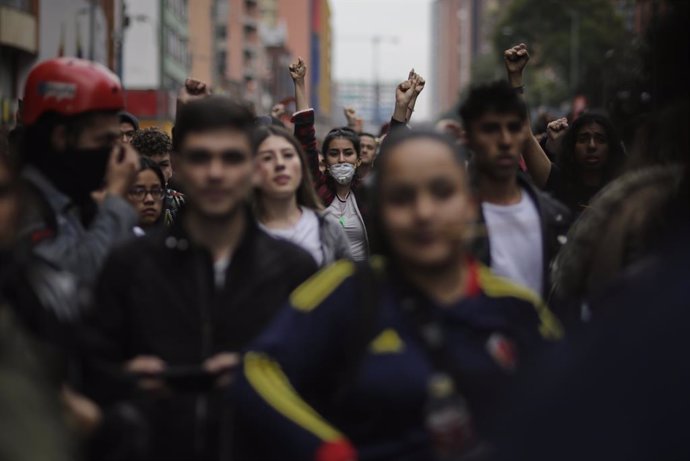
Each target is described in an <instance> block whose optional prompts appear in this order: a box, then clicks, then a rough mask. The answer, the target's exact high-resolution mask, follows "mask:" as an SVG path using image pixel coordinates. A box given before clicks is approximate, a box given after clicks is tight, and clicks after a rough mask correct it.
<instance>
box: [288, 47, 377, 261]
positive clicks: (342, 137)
mask: <svg viewBox="0 0 690 461" xmlns="http://www.w3.org/2000/svg"><path fill="white" fill-rule="evenodd" d="M306 74H307V65H306V64H305V63H304V61H303V60H302V58H299V59H298V61H297V62H296V63H294V64H291V65H290V76H291V77H292V80H293V82H294V84H295V105H296V108H297V112H295V114H294V115H293V117H292V118H293V123H294V125H295V137H296V138H297V139H299V141H300V143H301V144H302V147H303V148H304V150H305V152H306V154H307V158H308V159H309V163H310V166H311V172H312V175H314V185H315V187H316V191H317V193H318V195H319V198H321V201H322V202H323V204H324V205H325V206H326V211H327V212H328V213H330V214H332V215H333V216H335V218H336V219H337V220H338V222H339V223H340V225H341V226H342V227H343V229H344V230H345V234H346V235H347V238H348V241H349V242H350V251H351V252H352V259H353V260H354V261H364V260H366V259H367V258H368V257H369V238H368V236H367V229H366V224H365V223H366V207H365V206H364V202H363V201H362V200H360V199H358V198H357V195H356V191H357V189H358V187H359V185H360V180H359V178H357V175H356V172H357V167H358V166H359V165H360V164H361V156H360V155H361V152H360V140H359V135H357V133H356V132H355V131H354V130H352V129H351V128H347V127H343V128H334V129H332V130H331V131H329V132H328V134H327V135H326V138H325V139H324V141H323V144H322V149H321V155H323V158H324V162H325V166H326V169H325V172H324V171H322V170H321V169H320V168H319V151H318V148H317V146H316V130H315V128H314V109H312V108H310V107H309V99H308V97H307V92H306V87H305V81H304V80H305V76H306Z"/></svg>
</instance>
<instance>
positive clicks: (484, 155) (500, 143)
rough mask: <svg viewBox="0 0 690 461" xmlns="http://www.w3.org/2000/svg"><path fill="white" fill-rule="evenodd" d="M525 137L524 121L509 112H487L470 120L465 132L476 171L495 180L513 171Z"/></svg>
mask: <svg viewBox="0 0 690 461" xmlns="http://www.w3.org/2000/svg"><path fill="white" fill-rule="evenodd" d="M526 139H527V133H526V132H525V120H524V119H523V118H521V117H520V116H519V115H518V114H511V113H507V114H502V113H496V112H487V113H485V114H483V115H482V116H481V117H479V118H478V119H477V120H475V121H474V122H472V123H471V126H470V127H469V130H468V132H467V143H468V147H469V148H470V149H471V150H472V151H473V152H474V154H475V162H476V165H477V168H478V170H479V171H480V173H481V174H484V175H487V176H490V177H492V178H494V179H499V180H501V179H503V180H505V179H508V178H511V177H513V176H515V174H516V173H517V170H518V166H519V162H520V156H521V155H522V148H523V145H524V143H525V140H526Z"/></svg>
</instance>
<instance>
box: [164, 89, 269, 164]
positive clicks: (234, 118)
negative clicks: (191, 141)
mask: <svg viewBox="0 0 690 461" xmlns="http://www.w3.org/2000/svg"><path fill="white" fill-rule="evenodd" d="M254 118H255V117H254V115H253V114H252V112H251V110H249V108H248V107H247V106H246V104H243V103H240V102H238V101H236V100H234V99H231V98H229V97H226V96H217V95H214V96H209V97H207V98H204V99H198V100H195V101H191V102H188V103H187V104H185V105H183V106H181V107H180V109H179V111H178V113H177V117H176V119H175V128H174V130H173V140H172V141H173V151H174V152H179V150H180V147H181V146H182V144H183V142H184V139H185V137H186V136H187V135H188V134H189V133H195V132H197V133H198V132H207V131H213V130H218V129H228V130H237V131H242V132H245V133H247V137H248V138H251V133H252V130H253V128H254Z"/></svg>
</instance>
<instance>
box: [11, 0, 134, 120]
mask: <svg viewBox="0 0 690 461" xmlns="http://www.w3.org/2000/svg"><path fill="white" fill-rule="evenodd" d="M122 7H123V2H122V0H93V1H89V0H0V125H13V124H14V121H15V115H14V114H15V113H16V110H17V99H18V98H20V97H21V94H22V93H23V91H24V83H25V81H26V77H27V75H28V73H29V71H30V70H31V68H32V67H33V66H34V65H35V64H36V63H37V62H39V61H41V60H44V59H51V58H55V57H57V56H75V57H82V58H87V59H91V60H93V61H98V62H100V63H102V64H104V65H106V66H108V67H110V68H111V69H113V70H116V71H117V70H118V69H119V67H120V65H119V59H118V58H119V51H120V48H119V43H120V42H119V38H120V37H121V35H120V34H119V31H120V30H121V25H122V18H123V14H122Z"/></svg>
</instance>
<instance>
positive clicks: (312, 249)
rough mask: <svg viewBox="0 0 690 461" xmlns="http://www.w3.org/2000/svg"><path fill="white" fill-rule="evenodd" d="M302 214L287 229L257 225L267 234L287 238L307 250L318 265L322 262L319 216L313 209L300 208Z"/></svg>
mask: <svg viewBox="0 0 690 461" xmlns="http://www.w3.org/2000/svg"><path fill="white" fill-rule="evenodd" d="M301 210H302V216H301V217H300V218H299V221H297V224H295V225H294V226H292V227H290V228H287V229H269V228H267V227H266V226H264V225H263V224H261V223H259V227H261V229H263V230H265V231H266V232H267V233H268V234H269V235H271V236H273V237H276V238H280V239H283V240H288V241H289V242H292V243H294V244H295V245H298V246H300V247H302V248H304V249H305V250H307V251H308V252H309V253H310V254H311V255H312V257H313V258H314V260H315V261H316V264H317V265H318V266H321V265H322V264H323V251H322V250H321V235H320V233H319V217H318V216H317V215H316V212H315V211H314V210H310V209H309V208H301Z"/></svg>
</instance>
